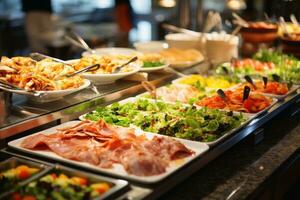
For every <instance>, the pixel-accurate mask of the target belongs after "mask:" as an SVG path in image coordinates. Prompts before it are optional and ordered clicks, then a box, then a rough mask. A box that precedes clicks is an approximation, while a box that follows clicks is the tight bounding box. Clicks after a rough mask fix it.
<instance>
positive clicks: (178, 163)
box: [8, 121, 209, 183]
mask: <svg viewBox="0 0 300 200" xmlns="http://www.w3.org/2000/svg"><path fill="white" fill-rule="evenodd" d="M77 123H79V121H70V122H66V123H63V124H61V125H58V126H55V127H52V128H50V129H47V130H44V131H41V132H38V133H35V134H32V135H29V136H25V137H23V138H20V139H17V140H14V141H11V142H9V143H8V146H9V147H11V148H14V149H17V150H19V151H22V152H25V153H29V154H32V155H36V156H42V157H45V158H50V159H53V160H57V161H62V162H65V163H69V164H73V165H76V166H79V167H84V168H87V169H91V170H93V171H98V172H100V173H105V174H108V175H115V176H118V177H121V178H124V179H128V180H133V181H138V182H142V183H155V182H158V181H161V180H163V179H165V178H166V177H168V176H169V175H171V174H172V173H174V172H175V171H176V170H178V169H179V168H181V167H183V166H184V165H186V164H187V163H189V162H191V161H192V160H193V159H195V158H197V157H199V156H201V155H202V154H203V153H204V152H206V151H207V150H208V149H209V147H208V145H206V144H204V143H199V142H193V141H187V140H181V139H176V140H178V141H180V142H181V143H182V144H184V145H185V146H186V147H187V148H189V149H191V150H193V151H194V152H195V154H194V155H192V156H189V157H187V158H184V159H180V160H175V161H173V162H171V163H170V166H169V167H168V168H167V170H166V172H165V173H163V174H160V175H155V176H135V175H132V174H128V173H127V172H126V171H125V170H124V168H123V166H122V165H120V164H114V165H113V168H110V169H105V168H100V167H97V166H94V165H92V164H89V163H86V162H80V161H75V160H70V159H66V158H63V157H61V156H59V155H57V154H55V153H54V152H52V151H49V150H48V151H47V150H31V149H26V148H23V147H21V143H22V141H23V140H25V139H26V138H28V137H30V136H33V135H37V134H40V133H43V134H46V135H49V134H52V133H55V132H56V129H58V128H65V127H70V126H73V125H75V124H77ZM136 134H146V137H147V138H149V139H151V138H152V137H153V136H154V135H156V136H159V137H167V136H162V135H158V134H153V133H147V132H142V131H140V130H136Z"/></svg>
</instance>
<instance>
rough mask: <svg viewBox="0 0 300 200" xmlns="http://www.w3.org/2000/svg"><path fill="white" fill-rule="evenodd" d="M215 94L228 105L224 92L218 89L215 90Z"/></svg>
mask: <svg viewBox="0 0 300 200" xmlns="http://www.w3.org/2000/svg"><path fill="white" fill-rule="evenodd" d="M217 94H218V95H219V97H221V99H223V101H224V102H225V104H227V103H228V101H229V100H228V97H227V96H226V94H225V92H224V91H223V90H222V89H218V90H217Z"/></svg>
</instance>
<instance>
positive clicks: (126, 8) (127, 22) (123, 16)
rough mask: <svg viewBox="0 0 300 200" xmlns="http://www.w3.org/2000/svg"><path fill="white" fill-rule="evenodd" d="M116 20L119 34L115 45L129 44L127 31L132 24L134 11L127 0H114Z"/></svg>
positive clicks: (125, 45) (124, 45)
mask: <svg viewBox="0 0 300 200" xmlns="http://www.w3.org/2000/svg"><path fill="white" fill-rule="evenodd" d="M115 15H116V22H117V24H118V27H119V31H120V34H119V36H118V38H117V41H116V45H117V46H120V47H128V46H129V32H130V30H131V29H132V28H133V26H134V22H133V20H134V13H133V9H132V7H131V5H130V1H129V0H115Z"/></svg>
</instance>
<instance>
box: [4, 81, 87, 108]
mask: <svg viewBox="0 0 300 200" xmlns="http://www.w3.org/2000/svg"><path fill="white" fill-rule="evenodd" d="M90 84H91V82H90V81H89V80H86V79H85V80H84V83H83V84H82V86H80V87H78V88H72V89H66V90H53V91H38V93H40V94H41V95H40V96H35V95H34V93H31V92H27V91H25V90H11V89H6V88H3V87H1V86H0V88H1V89H3V90H6V91H9V92H13V93H16V94H21V95H25V96H27V97H28V99H29V100H31V101H35V102H39V103H45V102H50V101H56V100H59V99H61V98H63V97H64V96H66V95H69V94H71V93H74V92H78V91H80V90H82V89H85V88H87V87H88V86H89V85H90Z"/></svg>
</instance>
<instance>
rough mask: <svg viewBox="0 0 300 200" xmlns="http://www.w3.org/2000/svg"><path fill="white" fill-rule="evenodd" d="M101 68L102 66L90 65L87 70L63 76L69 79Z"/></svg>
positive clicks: (83, 69)
mask: <svg viewBox="0 0 300 200" xmlns="http://www.w3.org/2000/svg"><path fill="white" fill-rule="evenodd" d="M99 68H100V64H93V65H90V66H87V67H85V68H82V69H80V70H78V71H76V72H73V73H72V74H65V75H62V76H64V77H67V78H71V77H73V76H76V75H78V74H81V73H83V72H93V71H96V70H98V69H99Z"/></svg>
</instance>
